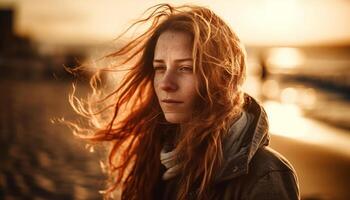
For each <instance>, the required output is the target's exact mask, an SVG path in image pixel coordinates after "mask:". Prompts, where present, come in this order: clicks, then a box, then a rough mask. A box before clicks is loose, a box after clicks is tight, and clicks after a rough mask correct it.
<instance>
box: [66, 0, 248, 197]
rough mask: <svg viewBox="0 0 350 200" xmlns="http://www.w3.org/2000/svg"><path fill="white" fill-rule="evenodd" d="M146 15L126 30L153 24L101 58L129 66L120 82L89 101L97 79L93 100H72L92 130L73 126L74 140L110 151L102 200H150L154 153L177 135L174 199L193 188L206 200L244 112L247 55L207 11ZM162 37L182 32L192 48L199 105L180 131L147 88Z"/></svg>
mask: <svg viewBox="0 0 350 200" xmlns="http://www.w3.org/2000/svg"><path fill="white" fill-rule="evenodd" d="M148 12H149V14H148V15H147V16H146V17H145V18H143V19H141V20H139V21H137V22H136V23H135V24H133V25H132V26H131V27H134V26H135V25H138V24H146V23H147V22H151V23H150V25H149V27H148V29H147V30H146V31H145V32H143V33H142V34H140V35H138V36H136V37H135V38H134V39H133V40H131V41H129V42H128V43H126V44H125V45H124V46H122V47H121V48H120V49H119V50H117V51H116V52H113V53H111V54H109V55H107V56H106V58H111V59H113V60H117V61H118V62H117V64H114V66H113V67H112V68H113V69H122V68H123V67H125V66H127V67H128V69H127V72H126V74H125V76H124V78H123V79H122V81H121V82H120V83H119V84H118V85H117V86H116V88H115V90H114V91H113V92H111V93H110V94H108V95H107V96H105V97H103V98H101V99H100V100H99V101H94V100H92V99H96V97H97V96H98V97H99V94H100V93H99V92H100V90H102V89H101V88H98V86H97V84H96V83H97V81H96V80H98V79H97V78H96V77H98V76H97V75H96V76H94V77H93V78H92V79H91V83H92V86H93V92H92V94H91V96H90V97H92V98H89V99H88V100H87V101H82V100H79V99H77V98H76V97H75V96H74V93H73V94H72V96H71V99H70V102H71V104H72V106H73V108H74V109H75V110H76V111H77V112H78V113H79V114H80V115H82V116H84V117H86V118H87V119H88V120H89V122H90V123H89V125H90V126H89V128H87V129H82V128H81V127H78V126H75V124H73V123H71V125H74V128H75V129H74V131H75V132H76V133H77V134H79V135H83V134H84V133H86V131H90V132H93V134H92V135H88V136H85V138H87V139H89V140H91V141H95V142H102V141H108V143H110V144H111V148H110V151H109V155H108V169H109V172H110V173H109V175H110V182H109V186H108V188H107V190H106V194H105V197H106V198H108V197H109V196H110V194H111V193H113V191H115V190H120V191H121V198H122V199H128V200H129V199H152V198H153V195H154V193H155V192H156V189H157V188H156V184H157V182H158V181H159V178H160V177H161V174H160V171H161V163H160V151H161V148H162V145H163V143H164V141H165V140H167V139H169V137H165V136H169V135H171V136H173V135H176V137H172V138H171V140H174V141H173V142H174V146H175V150H176V152H178V154H179V155H181V170H180V171H181V172H182V173H181V174H180V175H179V176H180V178H179V181H180V183H179V192H178V194H177V199H185V198H186V195H187V194H188V193H189V192H190V190H192V189H193V188H192V187H193V186H194V185H196V186H197V196H198V198H199V199H207V198H210V196H208V192H207V191H209V190H210V186H211V184H212V183H213V180H214V177H215V172H216V171H217V169H218V168H220V165H221V162H222V159H223V158H222V144H221V141H222V139H223V138H224V137H225V134H226V133H227V131H228V128H229V126H230V125H231V123H232V121H233V120H234V119H235V118H236V117H237V116H238V115H239V114H240V112H241V109H242V105H243V93H242V91H241V90H240V86H241V85H242V83H243V81H244V76H245V65H246V61H245V51H244V48H243V46H242V45H241V42H240V40H239V39H238V37H237V36H236V35H235V33H234V32H233V31H232V30H231V29H230V27H229V26H228V25H227V24H226V23H225V22H224V21H223V20H222V19H220V18H219V17H218V16H217V15H216V14H214V13H213V12H212V11H211V10H209V9H207V8H204V7H199V6H180V7H173V6H170V5H168V4H160V5H157V6H154V7H152V8H150V9H149V10H148ZM167 30H174V31H184V32H186V33H188V34H190V35H191V37H192V41H193V58H194V73H195V74H196V76H197V78H198V80H199V84H198V85H197V92H198V96H199V97H200V98H199V99H200V100H199V102H198V104H197V105H196V113H195V115H194V117H193V119H192V120H191V122H190V123H189V126H188V127H186V129H180V128H179V125H177V124H170V123H167V122H166V120H165V118H164V115H163V113H162V110H161V108H160V105H159V103H158V100H157V97H156V95H155V90H154V88H153V77H154V70H153V56H154V49H155V45H156V43H157V40H158V37H159V36H160V34H162V33H163V32H164V31H167ZM101 71H103V69H101V70H99V72H98V73H97V74H99V73H101ZM106 102H109V104H108V105H106V104H105V103H106ZM111 108H112V109H111ZM96 109H97V110H98V109H99V111H98V112H96ZM175 138H176V139H175Z"/></svg>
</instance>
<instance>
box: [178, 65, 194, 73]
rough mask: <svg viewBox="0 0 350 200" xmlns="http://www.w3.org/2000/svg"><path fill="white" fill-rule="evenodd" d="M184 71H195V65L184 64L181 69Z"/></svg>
mask: <svg viewBox="0 0 350 200" xmlns="http://www.w3.org/2000/svg"><path fill="white" fill-rule="evenodd" d="M179 70H180V71H182V72H192V71H193V67H192V66H182V67H180V69H179Z"/></svg>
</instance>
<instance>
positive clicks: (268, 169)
mask: <svg viewBox="0 0 350 200" xmlns="http://www.w3.org/2000/svg"><path fill="white" fill-rule="evenodd" d="M242 178H243V179H245V181H243V182H244V184H243V185H244V186H243V187H242V189H243V190H242V196H243V197H244V198H243V199H260V200H265V199H266V200H267V199H269V200H277V199H286V200H297V199H300V194H299V185H298V179H297V176H296V173H295V170H294V168H293V167H292V165H291V164H290V163H289V162H288V160H287V159H286V158H285V157H283V156H282V155H281V154H280V153H278V152H277V151H275V150H273V149H271V148H269V147H262V148H259V150H258V151H257V152H256V154H255V155H254V157H253V159H252V160H251V163H250V166H249V171H248V174H247V176H246V177H242Z"/></svg>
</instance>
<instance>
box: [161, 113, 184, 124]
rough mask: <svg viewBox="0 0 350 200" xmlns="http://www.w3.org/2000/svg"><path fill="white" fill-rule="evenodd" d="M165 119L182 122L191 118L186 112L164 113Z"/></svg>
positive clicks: (174, 122)
mask: <svg viewBox="0 0 350 200" xmlns="http://www.w3.org/2000/svg"><path fill="white" fill-rule="evenodd" d="M164 116H165V120H166V121H167V122H169V123H172V124H181V123H185V122H187V121H188V120H189V117H188V116H187V115H186V114H184V113H164Z"/></svg>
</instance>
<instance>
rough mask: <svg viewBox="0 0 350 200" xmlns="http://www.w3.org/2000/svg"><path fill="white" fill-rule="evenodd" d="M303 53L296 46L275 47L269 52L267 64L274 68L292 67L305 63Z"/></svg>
mask: <svg viewBox="0 0 350 200" xmlns="http://www.w3.org/2000/svg"><path fill="white" fill-rule="evenodd" d="M304 60H305V58H304V55H303V53H302V52H301V51H300V50H298V49H296V48H273V49H271V50H270V51H269V52H268V57H267V61H266V62H267V64H268V66H270V67H273V68H286V69H292V68H295V67H298V66H300V65H302V64H303V63H304Z"/></svg>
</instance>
